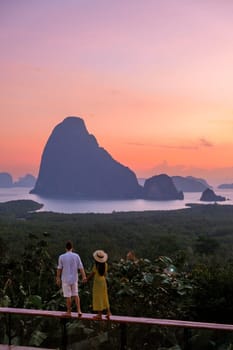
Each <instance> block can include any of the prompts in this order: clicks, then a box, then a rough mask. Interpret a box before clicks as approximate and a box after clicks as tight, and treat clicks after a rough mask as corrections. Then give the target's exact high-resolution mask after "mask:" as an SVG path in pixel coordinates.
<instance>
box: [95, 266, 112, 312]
mask: <svg viewBox="0 0 233 350" xmlns="http://www.w3.org/2000/svg"><path fill="white" fill-rule="evenodd" d="M107 270H108V265H107V263H106V265H105V274H104V276H100V274H99V272H98V270H97V268H96V266H95V265H94V266H93V269H92V272H93V273H94V281H93V290H92V303H93V310H94V311H102V310H105V309H109V299H108V289H107V282H106V278H105V276H106V274H107Z"/></svg>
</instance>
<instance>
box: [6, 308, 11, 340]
mask: <svg viewBox="0 0 233 350" xmlns="http://www.w3.org/2000/svg"><path fill="white" fill-rule="evenodd" d="M6 319H7V321H6V327H7V336H8V345H11V314H8V315H7V317H6Z"/></svg>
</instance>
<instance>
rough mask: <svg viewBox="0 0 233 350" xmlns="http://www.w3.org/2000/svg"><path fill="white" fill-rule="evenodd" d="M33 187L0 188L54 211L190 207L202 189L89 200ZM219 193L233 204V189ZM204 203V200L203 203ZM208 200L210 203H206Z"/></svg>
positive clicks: (6, 196) (2, 197) (4, 196)
mask: <svg viewBox="0 0 233 350" xmlns="http://www.w3.org/2000/svg"><path fill="white" fill-rule="evenodd" d="M29 191H30V189H29V188H25V187H13V188H0V202H7V201H11V200H18V199H31V200H34V201H36V202H38V203H41V204H43V208H42V209H41V211H52V212H57V213H112V212H122V211H123V212H126V211H147V210H176V209H183V208H188V207H187V206H186V203H202V204H203V202H200V200H199V199H200V196H201V193H200V192H185V193H184V200H170V201H153V200H143V199H127V200H87V199H80V200H79V199H52V198H44V197H40V196H38V195H35V194H30V193H29ZM214 191H215V193H216V194H217V195H221V196H224V197H226V198H228V199H229V200H227V201H225V202H219V204H222V205H225V204H230V205H233V200H232V198H233V189H231V190H220V189H214ZM204 204H205V203H204ZM206 204H207V203H206Z"/></svg>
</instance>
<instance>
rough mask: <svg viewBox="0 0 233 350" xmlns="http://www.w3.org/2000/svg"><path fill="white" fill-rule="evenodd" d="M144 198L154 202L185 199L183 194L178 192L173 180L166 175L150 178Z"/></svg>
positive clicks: (145, 185)
mask: <svg viewBox="0 0 233 350" xmlns="http://www.w3.org/2000/svg"><path fill="white" fill-rule="evenodd" d="M144 198H145V199H153V200H174V199H184V194H183V192H179V191H177V189H176V187H175V185H174V183H173V181H172V179H171V178H170V177H169V176H168V175H166V174H160V175H155V176H152V177H150V178H149V179H147V180H146V181H145V184H144Z"/></svg>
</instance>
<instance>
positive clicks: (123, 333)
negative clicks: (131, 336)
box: [120, 323, 127, 350]
mask: <svg viewBox="0 0 233 350" xmlns="http://www.w3.org/2000/svg"><path fill="white" fill-rule="evenodd" d="M120 329H121V344H120V350H126V346H127V325H126V323H121V324H120Z"/></svg>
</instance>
